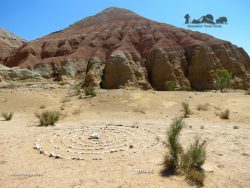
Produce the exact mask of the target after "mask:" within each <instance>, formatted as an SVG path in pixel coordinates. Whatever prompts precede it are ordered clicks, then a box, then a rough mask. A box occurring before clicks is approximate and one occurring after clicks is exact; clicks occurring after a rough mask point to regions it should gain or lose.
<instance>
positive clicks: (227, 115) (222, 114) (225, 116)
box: [220, 109, 230, 119]
mask: <svg viewBox="0 0 250 188" xmlns="http://www.w3.org/2000/svg"><path fill="white" fill-rule="evenodd" d="M229 114H230V111H229V110H228V109H226V110H225V111H223V112H221V113H220V118H221V119H229Z"/></svg>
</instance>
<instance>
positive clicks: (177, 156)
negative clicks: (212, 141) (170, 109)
mask: <svg viewBox="0 0 250 188" xmlns="http://www.w3.org/2000/svg"><path fill="white" fill-rule="evenodd" d="M184 126H185V123H184V122H183V119H181V118H177V119H175V120H174V121H173V122H172V124H171V125H170V128H169V130H168V131H167V142H166V146H167V148H168V150H169V152H168V154H167V155H165V158H164V167H165V168H164V170H163V173H164V175H165V174H168V175H170V174H174V173H175V172H178V173H181V174H185V175H186V178H187V179H188V180H191V181H192V182H194V183H195V184H198V185H203V182H204V179H205V174H204V172H203V169H202V165H203V164H204V163H205V160H206V141H201V140H200V139H199V138H196V139H195V141H194V143H193V144H191V145H190V146H189V148H188V149H187V151H186V152H184V150H183V147H182V146H181V144H180V142H179V137H180V133H181V130H182V129H183V127H184Z"/></svg>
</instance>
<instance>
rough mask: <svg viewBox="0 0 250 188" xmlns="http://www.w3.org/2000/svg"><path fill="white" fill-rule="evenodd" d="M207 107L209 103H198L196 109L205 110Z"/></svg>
mask: <svg viewBox="0 0 250 188" xmlns="http://www.w3.org/2000/svg"><path fill="white" fill-rule="evenodd" d="M208 107H209V103H205V104H198V105H197V107H196V109H197V110H198V111H207V110H208Z"/></svg>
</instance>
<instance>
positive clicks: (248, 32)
mask: <svg viewBox="0 0 250 188" xmlns="http://www.w3.org/2000/svg"><path fill="white" fill-rule="evenodd" d="M111 6H116V7H120V8H126V9H129V10H131V11H134V12H136V13H138V14H140V15H142V16H144V17H146V18H149V19H152V20H155V21H159V22H164V23H168V24H172V25H175V26H177V27H183V28H187V26H186V25H185V24H184V18H183V16H184V15H185V14H186V13H189V14H190V15H191V19H193V18H195V19H197V18H199V17H200V16H202V15H206V14H208V13H210V14H212V15H213V16H214V17H215V18H217V17H220V16H226V17H227V18H228V22H229V23H228V24H227V25H225V26H223V27H222V28H206V29H205V28H201V29H192V30H197V31H200V32H204V33H208V34H211V35H213V36H215V37H217V38H221V39H224V40H228V41H230V42H232V43H234V44H236V45H238V46H241V47H243V48H244V49H245V50H246V51H247V52H248V54H250V1H248V0H1V6H0V27H3V28H6V29H7V30H9V31H11V32H13V33H15V34H17V35H18V36H20V37H23V38H25V39H27V40H34V39H36V38H39V37H42V36H44V35H47V34H49V33H51V32H54V31H57V30H60V29H63V28H65V27H67V26H69V25H70V24H72V23H74V22H76V21H78V20H80V19H82V18H84V17H86V16H91V15H94V14H96V13H98V12H100V11H102V10H103V9H105V8H108V7H111Z"/></svg>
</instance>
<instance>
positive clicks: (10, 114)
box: [2, 112, 13, 121]
mask: <svg viewBox="0 0 250 188" xmlns="http://www.w3.org/2000/svg"><path fill="white" fill-rule="evenodd" d="M2 117H3V118H4V120H5V121H10V120H11V119H12V118H13V112H3V113H2Z"/></svg>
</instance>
